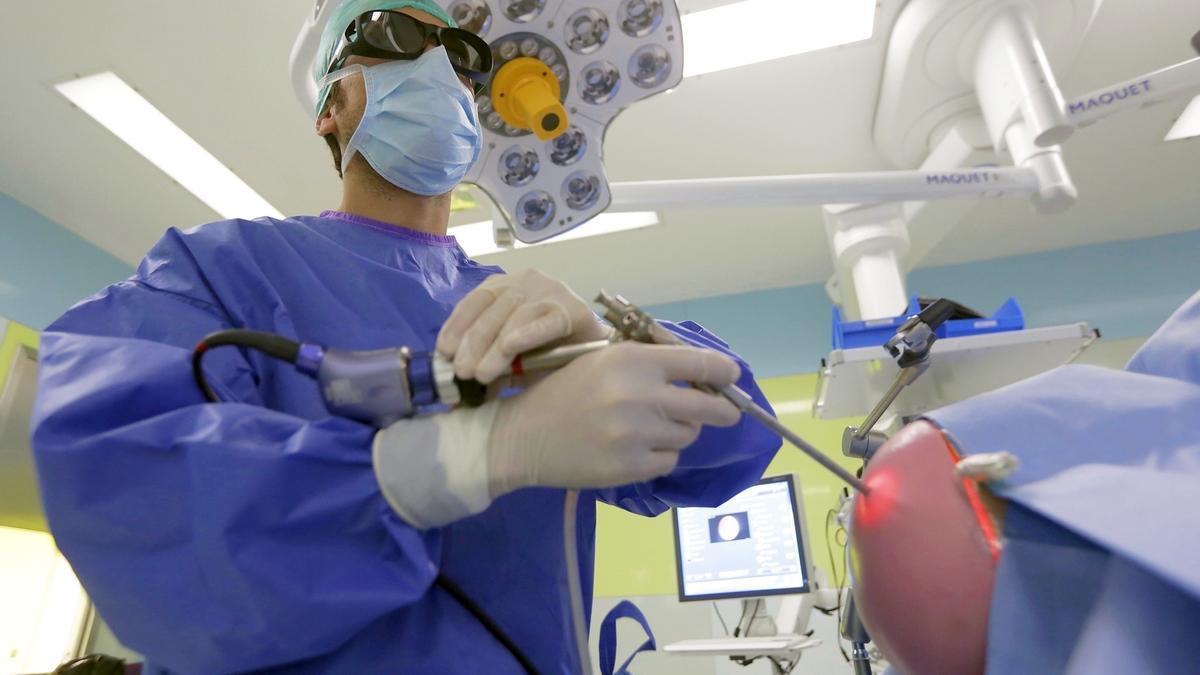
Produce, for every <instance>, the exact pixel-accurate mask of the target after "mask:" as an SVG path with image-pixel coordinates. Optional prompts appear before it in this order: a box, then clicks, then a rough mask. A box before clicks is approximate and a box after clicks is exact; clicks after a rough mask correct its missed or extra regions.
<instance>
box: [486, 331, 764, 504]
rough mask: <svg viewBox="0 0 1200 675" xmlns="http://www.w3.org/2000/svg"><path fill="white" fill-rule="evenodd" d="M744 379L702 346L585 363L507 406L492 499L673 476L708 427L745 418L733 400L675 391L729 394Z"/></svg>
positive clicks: (495, 440) (615, 350) (609, 352)
mask: <svg viewBox="0 0 1200 675" xmlns="http://www.w3.org/2000/svg"><path fill="white" fill-rule="evenodd" d="M739 373H740V369H739V367H738V365H737V364H736V363H734V361H733V360H732V359H730V358H728V357H726V356H724V355H722V354H719V353H717V352H714V351H708V350H704V349H696V348H693V347H664V346H659V345H644V344H636V343H627V344H619V345H615V346H613V347H610V348H607V349H604V350H601V351H599V352H595V353H593V354H589V355H587V356H584V357H582V358H580V359H578V360H576V361H575V362H573V363H571V364H570V365H568V366H566V367H564V368H563V369H562V370H559V371H558V372H556V373H554V374H552V375H550V376H549V377H546V378H545V379H544V380H543V381H541V382H539V383H538V384H536V385H535V386H533V387H532V388H531V389H530V390H528V391H526V392H524V393H522V394H521V395H520V396H516V397H514V398H510V399H505V400H503V401H500V402H499V404H500V405H499V411H498V412H497V414H496V420H495V423H494V424H493V426H492V430H491V437H490V441H489V448H488V477H489V480H490V484H491V495H492V496H493V497H498V496H500V495H501V494H504V493H506V492H511V491H512V490H515V489H518V488H522V487H528V486H534V485H540V486H549V487H560V488H575V489H582V488H603V487H612V486H616V485H625V484H628V483H636V482H641V481H646V480H650V479H653V478H657V477H659V476H665V475H667V474H668V473H670V472H671V471H672V470H673V469H674V468H675V464H676V463H677V462H678V461H679V451H680V450H682V449H683V448H685V447H687V446H689V445H691V444H692V443H693V442H695V440H696V438H697V437H698V436H699V435H700V430H701V427H702V426H703V425H705V424H708V425H713V426H722V427H725V426H732V425H734V424H736V423H737V422H738V420H739V419H740V418H741V412H740V411H739V410H738V409H737V408H736V407H734V405H733V404H732V403H730V402H729V401H727V400H725V399H724V398H721V397H719V396H715V395H712V394H706V393H704V392H701V391H698V390H696V389H692V388H690V387H680V386H677V385H676V384H674V383H675V382H691V383H697V384H699V383H703V384H712V385H716V386H722V387H723V386H726V385H729V384H733V383H734V382H736V381H737V378H738V375H739Z"/></svg>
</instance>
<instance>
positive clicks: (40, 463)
mask: <svg viewBox="0 0 1200 675" xmlns="http://www.w3.org/2000/svg"><path fill="white" fill-rule="evenodd" d="M497 273H500V270H499V269H497V268H495V267H487V266H483V265H479V264H477V263H475V262H472V261H471V260H469V259H468V258H467V257H466V255H465V254H464V253H463V251H462V250H461V249H460V248H459V246H458V245H457V244H456V243H455V242H454V240H453V239H452V238H448V237H437V236H431V235H427V234H422V233H418V232H413V231H409V230H404V229H401V228H396V227H392V226H389V225H386V224H383V223H378V222H375V221H371V220H368V219H364V218H359V217H354V216H349V215H347V214H338V213H331V212H327V213H324V214H322V215H321V216H320V217H297V218H289V219H286V220H273V219H259V220H253V221H246V220H230V221H224V222H217V223H211V224H208V225H204V226H201V227H198V228H194V229H192V230H188V231H179V230H175V229H172V230H169V231H168V232H167V233H166V234H165V236H164V237H163V238H162V239H161V240H160V241H159V242H158V244H156V245H155V246H154V248H153V249H152V250H151V251H150V253H149V254H148V255H147V256H146V258H145V260H144V261H143V262H142V263H141V265H140V266H139V268H138V270H137V273H136V274H135V275H134V276H133V277H132V278H130V279H128V280H127V281H123V282H121V283H118V284H115V285H113V286H110V287H108V288H106V289H104V290H102V291H101V292H99V293H98V294H96V295H95V296H93V297H91V298H88V299H87V300H84V301H83V302H81V303H79V304H78V305H76V306H74V307H72V308H71V309H70V310H69V311H68V312H67V313H66V314H65V315H64V316H63V317H62V318H60V319H59V320H58V321H56V322H55V323H54V324H53V325H51V326H50V327H49V328H48V329H47V331H46V332H45V334H44V335H43V336H42V342H41V355H40V357H41V368H40V385H39V391H38V398H37V404H36V409H35V414H34V431H33V443H34V448H35V452H36V461H37V467H38V474H39V479H40V483H41V490H42V495H43V499H44V501H45V507H46V514H47V517H48V519H49V522H50V526H51V529H52V531H53V533H54V535H55V537H56V539H57V541H58V544H59V546H60V547H61V549H62V551H63V553H64V554H65V555H66V556H67V558H68V560H70V562H71V564H72V566H73V567H74V569H75V571H76V573H77V574H78V576H79V578H80V579H81V581H82V582H83V584H84V586H85V587H86V588H87V591H88V592H89V594H90V595H91V597H92V599H93V600H94V601H95V603H96V606H97V608H98V609H99V612H100V614H101V615H102V616H103V617H104V619H105V620H106V621H107V622H108V623H109V624H110V625H111V626H112V628H113V629H114V631H115V633H116V635H117V637H119V638H120V639H121V641H122V642H124V643H126V644H127V645H128V646H130V647H132V648H133V649H136V650H139V651H140V652H142V653H143V654H145V655H146V657H147V660H148V661H149V662H150V664H152V666H151V670H152V671H153V670H154V669H163V670H170V671H173V672H183V673H215V672H229V671H243V670H251V669H271V668H276V667H279V668H282V669H284V670H286V671H287V672H298V673H306V672H311V673H318V672H319V673H330V672H336V673H371V672H386V673H489V674H503V673H516V672H521V670H520V668H519V666H518V664H517V663H516V661H514V660H513V658H512V657H511V656H510V655H509V654H508V652H507V651H506V650H505V649H504V648H503V647H502V646H501V645H499V644H498V643H497V642H496V641H495V640H494V639H493V638H492V637H491V635H490V634H489V633H488V632H487V631H486V630H485V629H484V627H483V626H482V625H481V624H480V623H479V622H478V621H477V620H476V619H474V618H473V617H472V616H470V615H469V614H468V613H467V612H466V611H465V610H464V609H463V607H462V606H460V605H459V604H458V603H457V602H456V601H455V600H453V599H452V598H450V597H449V596H447V595H446V594H445V593H444V592H442V591H441V590H440V589H439V588H437V587H435V586H431V584H432V582H433V580H434V578H435V577H436V575H437V574H438V573H439V572H441V573H443V574H445V575H446V576H447V577H449V578H450V579H452V580H453V581H455V582H457V583H458V584H459V585H461V586H462V587H463V588H464V589H465V590H466V592H467V594H468V595H469V596H471V597H472V598H473V599H474V600H475V601H476V602H477V603H478V604H480V605H481V606H482V607H483V608H484V609H485V610H486V612H487V613H488V614H490V615H491V616H492V617H493V618H494V619H495V620H496V621H497V622H498V623H499V624H500V626H501V627H503V629H504V630H505V631H506V632H507V633H508V634H509V635H510V636H511V637H512V638H513V639H514V640H515V641H516V643H517V644H518V645H519V646H520V647H521V648H522V649H523V650H524V651H525V652H526V653H527V654H528V655H529V656H530V658H531V659H532V660H533V662H534V663H535V664H536V665H537V667H538V668H539V670H541V671H542V672H544V673H572V672H576V671H577V665H576V664H578V657H577V654H576V651H575V646H574V644H573V640H572V637H571V636H572V631H571V627H570V619H569V607H570V605H569V597H568V594H567V591H566V588H567V582H566V576H565V575H566V571H565V566H564V554H563V549H564V546H563V540H562V536H563V534H562V532H563V526H562V525H563V522H562V521H563V500H564V496H565V493H564V492H563V491H562V490H557V489H543V488H531V489H525V490H519V491H517V492H514V493H512V494H509V495H506V496H503V497H501V498H500V499H498V500H496V502H495V503H494V504H493V505H492V506H491V507H490V508H489V509H488V510H487V511H485V512H483V513H481V514H479V515H477V516H473V517H470V518H466V519H463V520H460V521H458V522H455V523H452V524H451V525H449V526H447V527H443V528H440V529H435V530H429V531H420V530H417V529H415V528H413V527H411V526H409V525H408V524H406V523H405V522H404V521H402V520H401V519H400V518H399V517H397V516H396V514H395V513H394V512H393V511H392V510H391V509H390V508H389V507H388V505H387V503H386V502H385V500H384V498H383V497H382V495H381V494H380V491H379V488H378V487H377V484H376V481H375V476H374V474H373V472H372V468H371V459H370V458H371V452H370V445H371V440H372V435H373V433H374V430H373V429H371V428H369V427H367V426H364V425H362V424H359V423H357V422H354V421H351V420H348V419H342V418H337V417H333V416H331V415H330V414H329V413H328V412H327V411H326V409H325V407H324V405H323V404H322V401H321V398H320V396H319V394H318V389H317V386H316V385H315V384H314V382H313V381H312V380H310V379H309V378H307V377H305V376H303V375H301V374H299V373H297V372H296V371H295V369H294V368H293V367H292V366H291V365H288V364H284V363H280V362H277V361H274V360H272V359H269V358H266V357H264V356H262V355H261V354H258V353H255V352H252V351H245V350H240V349H234V348H226V349H220V350H214V351H213V352H212V353H211V354H210V356H209V358H208V359H207V360H206V362H205V365H206V370H207V371H208V377H209V379H210V381H212V382H213V383H214V385H215V386H216V387H217V389H218V390H219V392H220V393H221V394H222V397H223V399H224V400H227V401H231V402H228V403H219V404H209V403H205V402H204V401H203V399H202V398H201V396H200V394H199V392H198V391H197V388H196V384H195V383H194V381H193V380H192V375H191V371H190V358H191V353H192V348H193V346H194V345H195V344H196V342H197V341H198V340H199V339H200V338H201V337H203V336H204V335H205V334H207V333H210V332H212V331H216V330H220V329H226V328H248V329H254V330H262V331H270V332H274V333H279V334H282V335H284V336H287V337H289V338H292V339H297V340H303V341H306V342H315V343H319V344H323V345H330V346H335V347H339V348H344V349H376V348H384V347H394V346H397V345H408V346H412V347H414V348H416V349H419V350H431V349H432V348H433V345H434V341H435V337H436V335H437V333H438V330H439V328H440V326H441V325H442V323H443V322H444V321H445V320H446V318H447V317H448V316H449V314H450V311H451V309H453V307H454V306H455V304H456V303H457V302H458V301H459V300H460V299H461V298H462V297H463V296H464V295H465V294H466V293H467V292H469V291H470V290H471V289H473V288H474V287H475V286H477V285H478V284H479V283H480V282H482V281H483V280H484V279H486V278H487V277H488V276H489V275H492V274H497ZM670 327H671V328H672V330H674V331H676V332H677V333H679V334H681V335H683V336H684V337H686V338H687V339H688V340H690V341H691V342H692V343H694V344H696V345H700V346H704V347H707V348H711V349H715V350H719V351H722V352H725V353H727V354H731V353H730V351H729V349H728V346H727V345H725V344H724V343H722V342H721V341H720V340H718V339H717V338H716V337H715V336H713V335H711V334H709V333H707V332H705V331H704V330H703V329H702V328H701V327H699V326H698V325H695V324H689V323H682V324H679V325H671V326H670ZM731 355H732V354H731ZM742 366H743V375H742V378H741V381H740V385H741V386H742V387H743V388H745V389H747V390H748V391H752V392H753V393H754V394H755V398H756V399H757V400H758V402H759V403H760V404H765V403H766V402H765V400H764V399H763V397H762V394H761V392H760V391H759V390H758V388H757V386H756V385H755V383H754V381H753V379H752V377H751V375H750V373H749V370H748V368H746V367H745V364H744V363H742ZM232 401H236V402H232ZM586 412H587V411H581V414H586ZM778 447H779V441H778V439H776V438H775V437H773V436H772V435H770V434H769V433H768V432H766V431H765V430H763V429H762V428H760V427H759V426H758V425H756V424H754V423H752V422H748V421H746V420H743V422H742V423H741V424H740V425H738V426H735V427H732V428H728V429H714V428H708V429H705V431H704V432H703V434H702V435H701V437H700V439H699V440H698V441H697V442H696V443H695V444H694V445H692V446H690V447H689V448H687V449H685V451H684V452H683V453H682V456H681V461H680V465H679V467H678V468H677V470H676V471H675V472H674V473H672V474H671V475H669V476H666V477H664V478H661V479H658V480H655V481H652V482H648V483H643V484H637V485H629V486H625V487H620V488H615V489H609V490H602V491H595V492H585V493H584V494H583V495H582V497H581V499H580V507H579V511H578V517H577V520H578V523H577V529H578V532H579V536H578V550H579V560H580V568H581V569H580V572H581V576H582V580H583V586H584V588H585V589H587V590H586V596H587V597H586V600H585V602H586V605H585V606H588V607H590V604H591V597H590V596H591V593H590V589H591V586H592V561H593V546H594V535H595V509H596V506H595V500H596V499H600V500H602V501H605V502H608V503H610V504H614V505H617V506H619V507H621V508H623V509H625V510H628V511H631V512H634V513H638V514H643V515H656V514H658V513H661V512H663V511H664V510H666V509H667V508H669V507H670V506H673V505H708V506H714V505H717V504H720V503H721V502H723V501H725V500H726V499H727V498H729V497H731V496H732V495H734V494H735V493H737V492H738V491H740V490H741V489H743V488H745V487H746V486H748V485H750V484H751V483H753V482H754V481H755V480H757V479H758V478H759V477H760V476H761V475H762V473H763V471H764V470H765V468H766V466H767V464H768V462H769V461H770V460H771V458H772V456H773V455H774V453H775V451H776V450H777V448H778ZM431 450H432V448H431Z"/></svg>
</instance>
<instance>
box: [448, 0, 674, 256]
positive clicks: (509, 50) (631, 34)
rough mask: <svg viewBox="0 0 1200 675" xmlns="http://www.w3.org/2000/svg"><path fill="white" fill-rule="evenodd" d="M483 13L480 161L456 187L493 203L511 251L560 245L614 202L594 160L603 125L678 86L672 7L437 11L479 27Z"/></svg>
mask: <svg viewBox="0 0 1200 675" xmlns="http://www.w3.org/2000/svg"><path fill="white" fill-rule="evenodd" d="M481 3H482V4H483V5H485V6H487V7H489V8H490V10H491V11H490V16H491V23H490V25H489V27H488V35H487V40H488V42H489V44H491V46H492V55H493V57H494V61H495V65H494V70H493V75H492V82H491V84H490V85H489V87H488V89H487V90H486V91H485V92H483V95H482V96H480V97H479V98H478V99H477V102H478V105H479V113H480V115H479V118H480V121H481V123H482V126H483V129H484V150H483V153H482V155H481V158H480V160H479V161H478V162H476V164H475V166H473V167H472V168H471V171H470V172H469V173H468V174H467V176H466V179H465V180H466V182H469V183H474V184H475V185H477V186H478V187H479V188H480V189H482V190H483V191H484V192H485V193H487V194H488V196H489V197H491V198H492V200H493V201H494V202H495V203H496V206H497V209H496V210H497V211H498V212H499V213H500V214H501V217H502V218H503V219H504V221H505V222H506V223H507V224H508V226H509V227H510V228H511V229H512V231H513V233H514V234H515V236H516V238H517V239H519V240H520V241H522V242H526V243H534V242H538V241H542V240H545V239H548V238H550V237H557V236H560V235H562V234H563V233H565V232H568V231H571V230H573V229H574V228H576V227H578V226H580V225H581V224H583V223H586V222H588V221H589V220H591V219H593V218H595V217H596V216H598V215H600V214H601V213H603V212H604V210H605V209H607V208H608V207H609V205H610V204H611V202H612V195H611V191H610V188H609V181H608V177H607V174H606V173H605V169H604V163H603V155H602V141H603V138H604V133H605V131H606V130H607V128H608V126H609V124H611V123H612V120H613V119H614V118H615V117H616V116H617V114H619V113H620V112H621V110H623V109H624V108H626V107H628V106H629V105H630V104H632V103H635V102H637V101H640V100H642V99H645V98H648V97H650V96H653V95H654V94H657V93H661V92H664V91H666V90H668V89H670V88H671V87H673V86H675V85H677V84H678V83H679V82H680V81H681V79H682V77H683V72H682V68H681V64H682V63H683V39H682V37H681V24H680V19H679V10H678V7H677V6H676V4H675V2H674V1H673V0H621V1H619V2H617V1H614V0H608V1H607V2H601V1H600V0H486V1H485V0H452V1H450V2H447V3H446V5H447V8H448V10H449V11H450V12H451V13H452V15H454V16H459V15H461V16H463V17H465V18H469V19H471V20H475V21H478V20H479V17H480V16H482V15H483V11H482V8H481V7H480V4H481ZM456 12H457V14H455V13H456ZM549 95H553V97H554V99H555V101H557V104H558V105H559V106H560V107H559V108H558V110H552V109H551V103H553V101H551V100H550V99H549V98H548V96H549ZM589 229H590V228H589Z"/></svg>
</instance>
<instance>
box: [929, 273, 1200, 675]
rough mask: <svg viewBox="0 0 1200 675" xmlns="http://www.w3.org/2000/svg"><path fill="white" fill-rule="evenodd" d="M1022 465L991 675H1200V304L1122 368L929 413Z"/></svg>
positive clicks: (998, 597) (1030, 385) (1045, 380)
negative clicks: (1198, 643)
mask: <svg viewBox="0 0 1200 675" xmlns="http://www.w3.org/2000/svg"><path fill="white" fill-rule="evenodd" d="M929 416H930V417H931V418H932V419H933V420H934V421H936V422H937V423H938V424H940V425H941V426H942V428H944V429H945V430H947V431H948V432H949V433H950V434H951V435H952V436H953V437H954V439H955V441H956V443H957V445H958V446H959V449H960V450H961V451H962V452H963V453H964V454H974V453H981V452H995V451H1008V452H1011V453H1013V454H1014V455H1016V456H1017V457H1018V459H1019V460H1020V466H1019V468H1018V469H1017V470H1016V472H1015V473H1013V474H1012V475H1011V476H1009V477H1008V478H1007V479H1005V480H1003V481H997V482H994V483H992V484H991V486H990V487H991V489H992V490H993V491H994V492H996V493H997V494H999V495H1000V496H1002V497H1005V498H1006V499H1008V500H1009V506H1008V510H1007V513H1006V516H1005V522H1004V535H1005V544H1004V552H1003V554H1002V556H1001V558H1000V564H999V567H998V568H997V573H996V581H995V586H994V588H993V593H992V609H991V614H990V618H989V626H988V658H987V672H988V673H989V674H990V675H1010V674H1012V675H1016V674H1024V673H1067V674H1069V675H1083V674H1085V673H1086V674H1092V673H1100V674H1108V673H1112V674H1114V675H1117V674H1120V675H1124V674H1127V673H1138V674H1142V673H1146V674H1150V673H1172V674H1175V673H1200V649H1198V648H1197V647H1196V636H1197V635H1200V536H1198V535H1200V294H1197V295H1195V296H1193V297H1192V298H1191V299H1190V300H1188V301H1187V303H1185V304H1184V305H1183V307H1181V308H1180V309H1179V310H1178V311H1177V312H1176V313H1175V314H1174V315H1173V316H1172V317H1171V318H1170V319H1169V320H1168V321H1167V322H1166V323H1165V324H1164V325H1163V326H1162V328H1160V329H1159V330H1158V331H1157V332H1156V333H1155V334H1154V335H1153V336H1151V338H1150V339H1149V340H1148V341H1147V342H1146V343H1145V345H1143V346H1142V348H1141V349H1140V350H1139V351H1138V352H1137V353H1136V354H1135V355H1134V357H1133V359H1132V360H1131V361H1130V363H1129V365H1128V366H1127V367H1126V368H1125V369H1124V370H1110V369H1106V368H1097V367H1092V366H1064V367H1062V368H1058V369H1056V370H1052V371H1050V372H1047V373H1044V374H1042V375H1040V376H1037V377H1034V378H1032V379H1030V380H1026V381H1023V382H1020V383H1017V384H1014V385H1011V386H1009V387H1005V388H1002V389H999V390H997V391H994V392H991V393H988V394H984V395H982V396H978V397H975V398H972V399H968V400H966V401H963V402H961V403H956V404H954V405H951V406H949V407H947V408H943V409H941V410H938V411H935V412H933V413H931V414H930V415H929Z"/></svg>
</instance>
